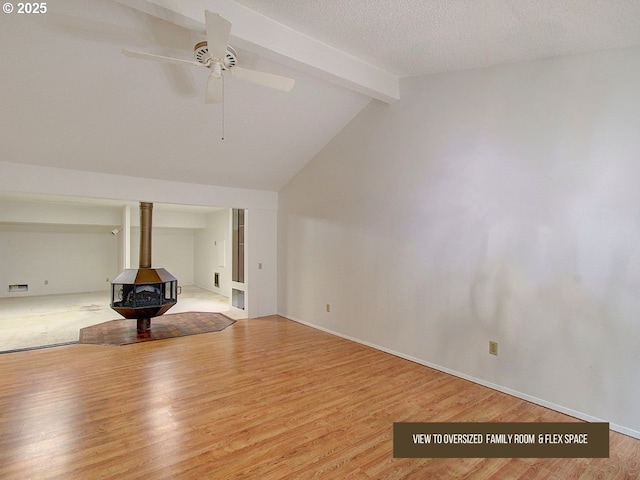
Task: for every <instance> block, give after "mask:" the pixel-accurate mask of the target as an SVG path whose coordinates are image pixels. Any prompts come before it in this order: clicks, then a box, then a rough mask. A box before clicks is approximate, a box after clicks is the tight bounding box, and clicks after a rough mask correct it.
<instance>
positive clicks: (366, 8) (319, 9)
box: [237, 0, 640, 77]
mask: <svg viewBox="0 0 640 480" xmlns="http://www.w3.org/2000/svg"><path fill="white" fill-rule="evenodd" d="M237 3H240V4H242V5H244V6H246V7H248V8H251V9H252V10H255V11H257V12H260V13H262V14H263V15H265V16H267V17H270V18H272V19H274V20H277V21H279V22H281V23H283V24H285V25H287V26H289V27H292V28H294V29H296V30H299V31H301V32H304V33H306V34H307V35H309V36H311V37H314V38H315V39H317V40H320V41H322V42H325V43H327V44H329V45H332V46H333V47H336V48H338V49H340V50H343V51H345V52H348V53H350V54H351V55H354V56H356V57H358V58H360V59H363V60H366V61H367V62H369V63H373V64H376V65H379V66H380V67H382V68H383V69H385V70H387V71H389V72H391V73H394V74H396V75H398V76H401V77H404V76H414V75H423V74H429V73H436V72H444V71H453V70H466V69H470V68H480V67H485V66H488V65H496V64H504V63H512V62H519V61H523V60H531V59H536V58H544V57H552V56H557V55H567V54H576V53H584V52H590V51H596V50H605V49H611V48H622V47H628V46H632V45H638V44H640V1H639V0H401V1H398V0H366V1H365V0H322V1H317V0H296V1H290V0H237Z"/></svg>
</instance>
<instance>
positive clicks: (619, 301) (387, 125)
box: [278, 48, 640, 437]
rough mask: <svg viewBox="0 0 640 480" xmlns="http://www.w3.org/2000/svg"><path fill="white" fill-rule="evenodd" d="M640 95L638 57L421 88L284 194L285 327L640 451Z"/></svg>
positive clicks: (319, 160) (351, 132)
mask: <svg viewBox="0 0 640 480" xmlns="http://www.w3.org/2000/svg"><path fill="white" fill-rule="evenodd" d="M639 84H640V49H637V48H636V49H628V50H620V51H610V52H602V53H598V54H592V55H582V56H575V57H560V58H553V59H548V60H541V61H535V62H524V63H519V64H514V65H507V66H501V67H496V68H487V69H482V70H475V71H464V72H457V73H450V74H441V75H432V76H426V77H413V78H408V79H405V80H404V81H403V83H402V98H401V100H400V101H399V102H397V103H395V104H393V105H390V106H389V105H383V104H381V103H379V102H372V103H371V104H370V105H369V106H368V107H367V108H365V110H363V112H361V113H360V114H359V115H358V116H357V117H356V118H355V119H354V120H353V121H352V122H351V123H350V124H349V125H348V126H347V127H346V128H345V129H344V130H343V131H342V132H341V133H340V134H339V135H338V136H336V138H335V139H334V140H333V141H332V142H331V143H330V144H329V145H328V146H327V147H326V148H325V149H324V150H323V151H322V152H321V153H320V154H319V155H318V156H317V157H316V158H315V159H314V160H313V161H312V162H311V163H310V164H309V165H307V167H306V168H305V169H303V170H302V171H301V172H300V173H299V174H298V175H297V176H296V177H295V178H294V179H293V180H292V181H291V182H290V183H289V184H288V185H287V186H286V187H285V188H284V189H283V190H282V191H281V192H280V204H279V212H278V216H279V239H278V242H279V251H278V256H279V260H280V264H279V272H280V275H279V290H278V297H279V305H278V308H279V311H280V313H281V314H283V315H286V316H289V317H291V318H294V319H298V320H300V321H304V322H308V323H310V324H313V325H316V326H319V327H321V328H324V329H327V330H330V331H333V332H337V333H339V334H341V335H345V336H349V337H351V338H355V339H358V340H360V341H362V342H367V343H370V344H373V345H376V346H379V347H381V348H383V349H386V350H388V351H393V352H396V353H399V354H401V355H403V356H405V357H408V358H412V359H414V360H417V361H419V362H422V363H425V364H428V365H433V366H437V367H438V368H441V369H443V370H445V371H450V372H454V373H456V374H458V375H461V376H463V377H466V378H470V379H473V380H476V381H479V382H481V383H484V384H487V385H491V386H494V387H497V388H499V389H502V390H503V391H507V392H511V393H515V394H517V395H519V396H521V397H523V398H528V399H530V400H534V401H536V402H538V403H541V404H544V405H548V406H551V407H553V408H556V409H559V410H561V411H564V412H568V413H572V414H574V415H577V416H579V417H581V418H585V419H602V420H606V421H609V422H611V423H612V428H615V429H617V430H620V431H623V432H624V433H627V434H631V435H634V436H637V437H640V409H639V408H638V402H639V401H640V373H638V372H639V370H638V365H640V348H639V347H638V339H639V338H640V322H639V321H638V319H639V318H640V295H638V291H640V188H638V179H639V178H640V134H639V133H638V132H640V95H639V94H638V85H639ZM327 303H329V304H331V312H330V313H327V312H326V311H325V305H326V304H327ZM489 340H494V341H497V342H498V343H499V355H498V356H497V357H495V356H491V355H489V354H488V342H489Z"/></svg>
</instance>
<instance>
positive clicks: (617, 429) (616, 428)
mask: <svg viewBox="0 0 640 480" xmlns="http://www.w3.org/2000/svg"><path fill="white" fill-rule="evenodd" d="M278 315H280V316H281V317H284V318H286V319H288V320H292V321H294V322H296V323H300V324H302V325H306V326H307V327H311V328H315V329H316V330H321V331H323V332H325V333H329V334H331V335H336V336H337V337H341V338H344V339H346V340H350V341H352V342H356V343H359V344H361V345H366V346H367V347H371V348H375V349H376V350H380V351H382V352H385V353H388V354H390V355H394V356H396V357H400V358H403V359H405V360H409V361H411V362H414V363H417V364H419V365H424V366H425V367H429V368H433V369H434V370H438V371H440V372H443V373H447V374H449V375H453V376H454V377H458V378H462V379H463V380H468V381H470V382H473V383H477V384H478V385H482V386H483V387H487V388H491V389H492V390H496V391H498V392H501V393H506V394H507V395H511V396H513V397H516V398H519V399H521V400H526V401H527V402H531V403H535V404H536V405H540V406H541V407H545V408H549V409H551V410H555V411H556V412H560V413H564V414H565V415H569V416H571V417H574V418H577V419H579V420H584V421H585V422H606V421H607V420H603V419H600V418H597V417H593V416H591V415H587V414H586V413H582V412H579V411H577V410H573V409H571V408H567V407H563V406H562V405H558V404H555V403H552V402H549V401H547V400H543V399H541V398H537V397H534V396H531V395H528V394H526V393H522V392H519V391H517V390H513V389H511V388H508V387H504V386H502V385H498V384H495V383H492V382H488V381H486V380H483V379H481V378H476V377H473V376H471V375H467V374H465V373H461V372H458V371H456V370H452V369H450V368H446V367H443V366H441V365H437V364H434V363H431V362H426V361H424V360H422V359H420V358H416V357H413V356H411V355H406V354H404V353H402V352H397V351H395V350H391V349H390V348H386V347H382V346H380V345H376V344H375V343H371V342H366V341H364V340H361V339H359V338H355V337H351V336H349V335H345V334H343V333H340V332H336V331H334V330H330V329H328V328H325V327H321V326H319V325H315V324H313V323H309V322H305V321H304V320H300V319H298V318H295V317H292V316H291V315H286V314H284V313H278ZM609 428H610V429H611V430H613V431H614V432H618V433H621V434H623V435H627V436H629V437H633V438H637V439H639V440H640V431H637V430H633V429H631V428H627V427H625V426H622V425H617V424H615V423H609Z"/></svg>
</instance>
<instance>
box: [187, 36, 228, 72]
mask: <svg viewBox="0 0 640 480" xmlns="http://www.w3.org/2000/svg"><path fill="white" fill-rule="evenodd" d="M193 54H194V56H195V58H196V61H197V62H199V63H201V64H203V65H209V62H210V61H211V60H212V58H211V55H210V54H209V47H208V46H207V42H206V40H205V41H202V42H198V43H196V45H195V46H194V47H193ZM237 64H238V55H237V54H236V51H235V50H234V49H233V47H232V46H231V45H227V53H226V54H225V57H224V62H223V64H222V69H223V70H229V69H230V68H232V67H234V66H235V65H237Z"/></svg>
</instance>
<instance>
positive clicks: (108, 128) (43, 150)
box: [0, 0, 640, 191]
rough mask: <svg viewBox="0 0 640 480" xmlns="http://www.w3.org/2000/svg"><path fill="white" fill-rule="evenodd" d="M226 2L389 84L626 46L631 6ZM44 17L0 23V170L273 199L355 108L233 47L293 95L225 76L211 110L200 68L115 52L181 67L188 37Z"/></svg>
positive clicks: (72, 3)
mask: <svg viewBox="0 0 640 480" xmlns="http://www.w3.org/2000/svg"><path fill="white" fill-rule="evenodd" d="M142 1H144V0H142ZM213 1H214V0H202V2H200V3H202V4H207V2H213ZM216 1H226V0H216ZM181 3H188V2H187V1H186V0H185V1H184V2H181ZM200 3H199V4H200ZM237 3H239V4H242V5H244V6H246V7H248V8H250V9H253V10H255V11H257V12H259V13H261V14H263V15H264V16H266V17H269V18H271V19H273V20H275V21H277V22H279V23H281V24H283V25H286V26H288V27H290V28H292V29H294V30H296V31H298V32H300V33H302V34H305V35H307V36H309V37H312V38H315V39H316V40H318V41H320V42H323V43H325V44H327V45H330V46H333V47H335V48H337V49H338V50H341V51H343V52H345V53H347V54H350V55H352V56H355V57H358V58H360V59H361V60H364V61H366V62H369V63H372V64H375V65H377V66H379V67H381V68H383V69H384V70H387V71H388V72H391V73H393V74H394V75H397V76H399V77H402V76H413V75H421V74H429V73H434V72H442V71H449V70H462V69H469V68H478V67H484V66H488V65H492V64H502V63H509V62H517V61H522V60H527V59H534V58H542V57H549V56H556V55H563V54H573V53H581V52H587V51H594V50H603V49H609V48H619V47H627V46H631V45H638V44H640V1H639V0H626V1H625V0H607V1H601V0H554V1H552V0H536V1H531V0H510V1H509V0H402V1H398V0H394V1H392V0H366V1H365V0H357V1H356V0H322V1H317V0H296V1H291V0H239V1H238V2H237ZM48 9H49V10H48V12H47V13H46V14H45V15H38V16H36V15H17V14H11V15H6V14H5V15H2V16H1V17H0V41H1V42H2V43H1V44H2V46H3V51H2V68H1V69H0V85H1V88H0V105H2V112H1V113H0V160H2V161H8V162H17V163H25V164H33V165H45V166H53V167H62V168H69V169H78V170H87V171H93V172H104V173H113V174H121V175H129V176H134V177H141V178H145V177H147V178H157V179H164V180H175V181H182V182H191V183H202V184H210V185H222V186H229V187H242V188H251V189H262V190H271V191H277V190H279V189H280V188H281V187H282V186H283V185H284V184H285V183H286V182H287V181H288V180H289V179H290V178H291V177H292V176H293V175H295V174H296V173H297V172H298V171H299V170H300V169H301V168H302V167H304V165H305V164H306V163H307V162H309V161H310V160H311V159H312V158H313V157H314V155H315V154H316V153H317V152H318V151H319V150H320V149H322V148H323V147H324V145H326V143H327V142H329V141H330V140H331V138H333V137H334V136H335V135H336V134H337V133H338V132H339V131H340V130H341V129H342V128H343V127H344V126H345V125H346V124H347V123H348V122H349V121H350V120H351V119H352V118H353V116H355V115H356V114H357V113H358V112H359V111H360V110H361V109H362V108H363V107H364V106H365V105H366V104H367V103H368V102H369V101H370V98H369V97H367V96H365V95H363V94H361V93H356V92H355V91H353V90H350V89H349V88H346V87H344V86H340V85H337V84H335V83H332V82H330V81H328V80H327V79H325V78H320V76H314V75H313V74H310V73H309V72H306V73H303V72H302V71H300V70H297V69H296V68H295V67H292V66H291V65H288V66H285V65H284V64H282V63H278V62H274V61H268V60H267V59H266V58H265V57H264V56H261V54H260V52H257V51H253V52H252V51H243V50H240V51H239V57H240V63H241V64H242V65H244V66H246V67H249V68H254V69H258V70H264V71H268V72H272V73H277V74H281V75H287V76H291V77H294V78H295V79H296V86H295V88H294V90H293V91H292V92H291V93H284V92H278V91H274V90H270V89H266V88H263V87H258V86H254V85H251V84H248V83H245V82H241V81H239V80H237V79H233V78H230V79H228V80H227V81H226V82H225V104H224V108H222V106H221V105H205V104H204V101H203V98H204V89H205V85H206V75H207V72H206V71H204V72H203V71H200V70H199V69H192V68H190V67H188V68H183V67H180V66H174V65H165V64H159V63H155V62H146V61H140V60H136V59H131V58H127V57H124V56H122V55H121V53H120V52H121V49H122V48H132V49H136V50H144V51H148V52H153V53H158V54H164V55H174V56H179V57H182V58H189V57H190V55H191V53H192V45H193V44H194V43H195V42H196V41H198V40H200V39H203V36H202V33H201V32H197V31H190V30H187V29H185V28H182V27H179V26H177V25H175V24H172V23H170V22H167V21H164V20H160V19H157V18H155V17H152V16H150V15H147V14H145V13H142V12H140V11H138V10H136V9H133V8H131V7H129V6H125V5H122V4H119V3H118V2H116V1H114V0H56V1H54V2H49V3H48ZM232 20H233V19H232ZM232 33H233V31H232ZM223 119H224V122H223ZM223 124H224V137H225V139H224V140H221V137H222V135H223V130H222V126H223Z"/></svg>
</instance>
